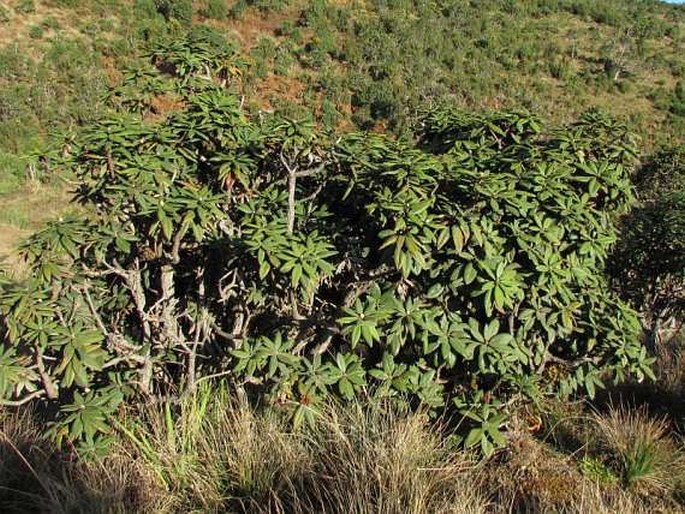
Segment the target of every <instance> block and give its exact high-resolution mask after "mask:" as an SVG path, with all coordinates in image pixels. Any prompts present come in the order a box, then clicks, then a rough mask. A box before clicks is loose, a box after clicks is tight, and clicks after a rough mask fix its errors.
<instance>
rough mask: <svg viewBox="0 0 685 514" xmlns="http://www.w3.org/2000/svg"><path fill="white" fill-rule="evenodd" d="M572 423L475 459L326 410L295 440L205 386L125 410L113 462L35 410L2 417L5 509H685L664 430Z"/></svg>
mask: <svg viewBox="0 0 685 514" xmlns="http://www.w3.org/2000/svg"><path fill="white" fill-rule="evenodd" d="M581 421H582V423H581ZM569 423H571V424H573V426H575V427H576V429H577V431H578V433H579V435H578V440H579V441H580V444H581V447H580V448H578V449H576V450H573V451H571V450H569V448H568V447H567V448H562V447H561V446H560V445H559V444H558V442H559V441H556V440H553V439H554V438H547V442H545V441H541V440H539V438H535V437H533V436H532V435H530V434H526V433H525V432H523V431H516V430H513V431H512V435H511V439H510V442H509V445H508V447H507V448H506V449H504V450H502V451H499V452H497V453H496V455H495V457H494V458H492V459H490V460H488V461H478V460H477V459H475V457H474V456H473V455H472V454H469V453H466V452H464V451H461V450H456V449H454V448H452V447H450V445H449V444H448V441H449V438H446V437H445V432H446V430H444V427H442V426H441V425H440V423H439V422H438V423H436V422H435V421H431V420H429V419H428V417H427V416H425V415H424V414H422V413H420V412H419V413H408V412H402V411H399V410H398V409H396V408H390V407H389V406H387V405H379V404H373V403H369V402H365V403H354V404H351V405H350V404H346V405H345V406H340V405H335V404H330V405H328V406H326V407H325V408H324V409H323V411H322V412H320V413H319V415H318V418H317V422H316V424H315V425H314V426H312V427H310V426H304V427H302V428H300V429H297V430H295V429H293V427H292V424H291V423H290V422H289V421H288V420H287V419H286V418H285V417H284V416H283V413H281V412H279V410H278V409H276V408H271V407H270V408H264V409H258V408H255V407H253V406H250V405H249V404H248V402H247V401H246V400H244V399H241V396H240V395H237V394H236V393H235V392H234V391H232V390H231V389H229V388H227V387H210V385H209V384H203V387H201V388H200V390H198V391H197V393H196V394H195V395H194V396H192V397H188V398H187V399H186V400H185V401H183V402H182V403H181V404H179V405H176V406H173V407H172V406H168V405H166V406H154V407H150V408H148V409H147V410H146V411H145V412H142V413H140V412H139V413H136V415H135V416H134V415H132V413H131V415H124V414H122V416H121V417H120V419H119V421H118V422H117V437H115V442H114V443H113V445H112V447H111V448H110V451H109V453H108V454H107V456H106V457H100V458H93V457H91V458H87V459H86V458H84V459H79V458H78V456H77V455H75V454H74V453H73V452H67V453H64V452H59V451H57V450H56V449H55V448H54V447H53V446H52V445H51V444H50V443H49V442H48V440H47V439H46V438H45V436H44V435H43V433H42V430H41V426H40V425H39V424H37V423H36V421H35V416H34V415H33V414H32V413H30V412H24V413H23V414H10V413H1V412H0V512H50V513H52V512H55V513H62V512H69V513H80V512H83V513H90V512H95V513H97V512H103V513H104V512H107V513H115V512H116V513H118V512H122V513H124V512H125V513H129V512H141V513H176V512H179V513H180V512H183V513H186V512H230V513H242V512H245V513H247V512H249V513H258V514H259V513H276V514H278V513H293V514H300V513H310V512H317V513H319V512H320V513H330V514H338V513H339V514H347V513H350V514H351V513H355V514H356V513H358V514H366V513H369V514H371V513H373V514H376V513H380V514H394V513H398V514H399V513H402V514H404V513H416V514H419V513H439V514H447V513H455V514H457V513H468V514H470V513H486V512H487V513H495V514H497V513H509V512H520V513H524V512H562V513H568V514H580V513H587V512H593V513H594V512H596V513H604V512H606V513H610V512H621V513H626V514H641V513H643V512H644V513H647V512H678V511H679V510H678V507H679V505H678V504H677V502H674V501H673V500H672V498H675V497H676V496H677V491H678V490H679V489H681V488H682V484H681V482H680V478H679V477H681V476H682V475H683V471H682V466H681V462H682V458H681V457H680V455H682V453H681V450H680V448H679V446H678V445H677V444H676V442H675V441H674V440H673V438H672V437H671V435H670V434H669V427H668V426H667V425H666V423H665V422H664V421H661V420H660V419H653V418H650V417H649V416H647V414H646V413H645V412H644V411H629V410H626V409H622V408H616V409H613V410H612V409H610V410H609V411H607V412H606V413H604V414H595V415H590V416H587V415H586V416H584V417H583V418H582V420H581V419H580V418H578V419H575V418H574V419H573V420H569ZM603 473H604V474H605V475H606V477H605V476H604V475H603ZM607 477H608V479H606V480H605V478H607ZM664 498H671V500H668V501H667V500H665V499H664Z"/></svg>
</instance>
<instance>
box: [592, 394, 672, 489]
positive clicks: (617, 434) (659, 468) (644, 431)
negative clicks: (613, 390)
mask: <svg viewBox="0 0 685 514" xmlns="http://www.w3.org/2000/svg"><path fill="white" fill-rule="evenodd" d="M594 422H595V424H596V434H597V438H598V443H599V444H600V446H601V448H602V450H603V451H604V452H605V454H606V455H607V456H608V457H609V459H610V462H611V464H612V465H613V466H614V467H615V468H616V470H617V472H618V473H619V476H620V477H621V478H622V480H623V482H624V485H625V486H626V487H627V488H628V489H630V490H633V491H636V492H642V493H667V492H671V491H673V489H674V487H675V486H676V484H677V483H678V481H680V480H681V475H682V473H683V459H682V455H681V453H680V451H679V449H678V447H677V446H676V443H675V442H674V441H673V440H672V438H671V436H670V434H669V425H668V423H667V421H666V419H665V418H661V419H654V418H651V417H649V415H648V414H647V412H646V410H645V409H644V408H639V409H627V408H625V407H611V408H610V409H609V410H608V411H607V412H606V413H602V414H600V413H596V414H595V415H594Z"/></svg>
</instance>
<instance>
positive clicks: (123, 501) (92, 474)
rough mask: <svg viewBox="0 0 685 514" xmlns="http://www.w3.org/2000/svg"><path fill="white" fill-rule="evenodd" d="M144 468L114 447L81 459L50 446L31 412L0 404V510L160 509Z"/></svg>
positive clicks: (116, 510) (110, 511) (85, 511)
mask: <svg viewBox="0 0 685 514" xmlns="http://www.w3.org/2000/svg"><path fill="white" fill-rule="evenodd" d="M146 471H147V470H146V469H144V467H143V466H141V465H140V464H139V463H138V462H136V461H132V460H128V459H127V458H126V456H125V455H122V454H117V453H112V454H110V455H107V456H106V457H102V458H99V459H80V458H79V456H78V455H76V454H74V453H70V452H69V451H66V450H64V449H58V448H56V447H55V446H54V444H53V443H52V441H51V440H49V439H48V438H47V437H46V436H45V430H44V425H43V424H41V423H40V422H39V420H38V416H37V415H36V414H35V413H34V412H32V411H30V410H23V411H21V412H20V413H15V412H9V411H2V410H0V512H3V513H5V514H9V513H15V512H16V513H28V512H45V513H51V514H52V513H54V514H62V513H65V514H66V513H70V514H72V513H84V514H85V513H92V514H97V513H115V512H159V511H160V509H159V506H160V505H161V503H160V502H159V500H160V498H159V497H156V496H155V495H156V494H157V493H158V492H159V491H158V490H157V489H156V488H155V486H154V482H153V477H151V476H149V475H148V474H146Z"/></svg>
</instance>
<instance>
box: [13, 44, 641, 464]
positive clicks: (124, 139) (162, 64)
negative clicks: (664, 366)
mask: <svg viewBox="0 0 685 514" xmlns="http://www.w3.org/2000/svg"><path fill="white" fill-rule="evenodd" d="M184 41H187V42H184ZM220 48H222V47H219V49H217V48H214V49H212V50H210V47H209V46H207V43H205V42H204V40H197V39H195V40H191V39H188V40H179V41H178V42H176V43H174V44H171V45H162V44H160V45H158V46H156V47H155V48H154V49H153V50H152V51H151V53H150V55H151V61H152V63H153V64H155V65H156V67H157V68H158V69H159V70H161V72H163V73H164V74H166V75H171V76H172V77H173V78H174V79H175V82H176V83H177V86H178V88H180V89H179V91H180V93H181V97H182V102H183V105H184V108H183V109H182V110H180V111H177V112H174V113H172V114H170V115H169V116H168V117H167V118H165V119H163V120H160V121H158V122H151V121H145V119H144V118H143V117H141V116H140V115H134V114H120V115H118V116H116V117H113V118H110V119H107V120H104V121H102V122H99V123H96V124H94V125H92V126H91V127H90V128H89V129H88V130H86V131H85V132H84V134H83V136H82V137H81V138H77V139H75V140H73V141H71V148H70V150H69V155H68V156H67V157H65V158H64V159H63V166H65V167H66V168H67V169H68V172H69V173H70V174H72V175H74V176H75V177H76V178H77V179H78V184H79V185H78V188H77V191H76V197H75V198H76V200H77V201H78V202H80V203H81V204H83V205H84V206H85V212H81V213H79V215H78V216H67V217H66V218H65V219H63V220H60V221H57V222H53V223H50V224H49V225H48V226H47V228H45V229H44V230H42V231H40V232H37V233H36V234H35V235H33V236H32V237H31V238H29V239H28V240H27V242H26V243H25V244H24V245H23V254H24V256H25V258H26V261H27V263H28V265H29V266H30V270H31V272H30V275H31V277H30V278H28V279H27V280H25V281H21V282H18V283H9V282H8V283H7V284H6V285H5V287H4V288H3V293H2V296H1V298H0V309H1V312H2V315H3V321H4V332H3V336H4V344H3V346H2V347H1V348H2V359H1V360H0V366H2V377H3V380H2V386H3V387H2V394H3V396H4V398H5V403H6V404H22V403H24V402H26V401H29V400H31V399H37V398H40V399H42V400H44V401H48V402H49V403H53V404H55V406H56V407H59V409H58V412H57V413H56V418H55V421H56V422H55V424H54V426H53V430H54V434H55V435H56V437H57V438H58V439H61V438H63V437H66V438H68V439H69V440H75V439H83V440H85V441H86V442H87V443H89V444H93V443H95V442H96V440H97V437H96V436H97V435H98V434H100V433H106V432H109V431H110V427H109V423H108V419H109V416H112V415H114V414H115V413H116V411H117V409H118V408H119V406H120V405H121V403H122V402H123V401H124V400H125V399H126V398H142V399H146V400H148V401H150V400H151V399H154V398H167V397H169V396H172V397H173V396H182V395H184V394H189V393H190V392H192V390H193V389H194V388H195V386H196V384H197V383H198V382H199V381H201V380H205V379H207V378H208V377H212V376H215V377H216V376H222V375H230V376H231V377H232V378H233V380H234V381H235V382H236V383H239V384H242V386H243V387H245V388H246V389H247V390H248V392H249V393H250V394H253V393H254V394H257V395H262V394H267V395H268V396H269V397H270V398H271V401H272V402H276V403H280V404H283V405H284V406H285V407H286V408H287V410H288V411H290V412H291V413H292V416H293V420H294V422H295V424H296V425H299V424H302V423H303V422H313V421H314V418H315V413H316V409H317V405H318V404H319V403H320V402H321V400H322V399H323V398H326V397H328V396H329V395H331V394H334V395H337V396H340V397H342V398H343V399H346V400H351V399H353V398H354V397H355V396H357V395H358V394H360V393H362V392H365V393H371V394H372V395H374V396H375V397H394V396H397V395H398V394H399V395H402V396H403V397H406V398H408V399H409V400H410V401H412V402H413V401H416V402H419V403H420V404H422V405H424V406H426V407H428V408H429V409H430V410H431V411H440V410H442V409H444V408H445V407H446V406H452V407H456V408H457V409H458V410H459V411H460V412H461V414H462V415H463V416H466V417H468V418H469V419H470V420H471V421H473V429H472V430H471V431H470V432H469V433H468V437H467V439H466V444H467V445H468V446H472V445H476V444H478V445H480V447H481V448H482V450H483V451H484V452H485V453H486V454H489V453H491V452H492V450H493V448H494V446H495V445H498V444H502V443H503V442H504V439H503V436H502V434H501V433H500V429H501V428H502V427H503V426H504V424H505V416H504V415H503V414H504V413H505V412H506V408H505V405H506V404H511V403H512V402H516V401H517V398H519V397H522V396H523V397H528V398H533V399H535V398H539V397H540V396H542V395H546V394H552V395H556V394H568V393H573V392H575V391H578V390H583V391H586V392H588V393H589V394H590V395H593V394H594V392H595V390H596V388H597V387H601V386H602V384H603V381H604V380H605V379H612V380H616V381H620V380H622V379H623V378H625V376H626V375H632V376H635V377H636V378H638V379H642V378H643V377H644V376H645V375H647V376H650V375H651V372H650V370H649V363H650V359H649V358H648V357H647V355H646V353H645V350H644V348H642V347H641V345H640V343H639V340H638V329H639V324H638V322H637V318H636V315H635V313H634V312H633V311H632V310H631V309H630V308H628V307H627V306H626V305H624V304H623V303H621V302H620V301H619V300H618V299H617V298H616V297H615V296H614V295H613V294H612V293H610V292H608V290H607V287H606V284H605V282H604V279H603V278H602V274H601V272H602V267H603V263H604V260H605V258H606V256H607V252H608V250H609V248H610V246H611V244H612V243H613V242H614V240H615V238H616V228H615V225H614V217H615V216H616V215H617V214H620V213H622V212H624V211H625V210H626V209H627V207H628V205H629V203H630V201H631V198H632V197H631V187H630V181H629V174H630V169H631V166H632V163H633V161H634V159H635V151H636V150H635V147H634V144H633V142H632V140H631V136H630V135H629V133H628V132H627V130H626V129H625V127H623V126H622V125H620V124H618V123H616V122H613V121H611V120H609V119H607V118H605V117H602V116H601V115H599V114H596V113H593V114H589V115H588V116H586V117H585V118H583V119H582V120H581V121H580V122H578V123H577V124H575V125H572V126H570V127H568V128H566V129H563V130H558V131H551V132H549V133H547V134H543V133H541V129H540V127H539V125H538V122H537V121H536V120H535V119H533V118H531V117H528V116H524V115H519V114H495V115H491V116H489V117H482V116H474V115H463V114H459V113H457V112H454V111H449V110H447V111H445V110H441V111H435V112H433V113H432V114H430V115H429V116H427V117H426V119H425V120H424V123H423V125H422V128H421V132H420V133H419V134H417V139H416V142H415V143H414V144H412V143H409V142H404V141H397V140H394V139H392V138H389V137H387V136H381V135H370V134H355V133H351V134H346V135H343V136H341V137H337V138H335V139H334V137H333V136H332V135H328V134H325V133H322V132H320V131H317V130H316V129H315V127H314V126H313V125H312V124H311V123H310V122H307V121H306V120H305V121H299V122H298V121H292V120H288V119H285V118H281V117H279V116H274V117H268V118H262V119H261V120H253V119H251V118H250V117H249V116H246V115H245V113H244V112H243V111H242V110H241V108H240V105H239V101H238V99H237V98H236V97H235V96H234V95H233V94H232V93H230V92H227V91H226V89H225V88H226V87H227V86H228V85H229V84H230V83H231V80H232V79H231V77H233V76H235V75H236V74H238V73H239V66H238V65H236V66H233V64H232V62H233V57H232V54H231V53H230V52H228V53H221V52H222V50H220ZM196 50H197V51H196ZM207 56H212V57H207ZM156 73H157V75H156ZM159 73H160V72H154V71H152V70H150V71H148V74H147V75H140V74H138V75H136V76H135V78H136V79H137V78H140V77H141V76H142V77H143V78H144V79H145V80H146V81H147V82H148V83H149V82H150V81H152V82H153V83H164V81H165V80H168V79H165V78H164V76H163V75H161V74H159ZM155 81H156V82H155ZM125 87H126V86H124V88H120V89H119V90H118V91H117V93H118V96H116V98H117V101H118V102H119V104H120V105H122V106H126V105H129V104H130V105H131V106H132V107H133V111H135V112H137V111H139V110H140V109H141V106H142V108H143V110H144V108H145V103H144V102H143V103H140V102H139V101H133V102H131V103H129V102H128V100H127V99H126V98H125V96H124V97H122V96H121V95H123V94H124V93H125V91H126V89H125Z"/></svg>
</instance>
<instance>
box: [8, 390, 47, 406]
mask: <svg viewBox="0 0 685 514" xmlns="http://www.w3.org/2000/svg"><path fill="white" fill-rule="evenodd" d="M44 393H45V391H44V390H42V389H40V390H38V391H34V392H32V393H31V394H29V395H28V396H25V397H24V398H22V399H21V400H0V405H2V406H4V407H21V406H22V405H26V404H27V403H29V402H30V401H31V400H35V399H36V398H40V397H41V396H43V394H44Z"/></svg>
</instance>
